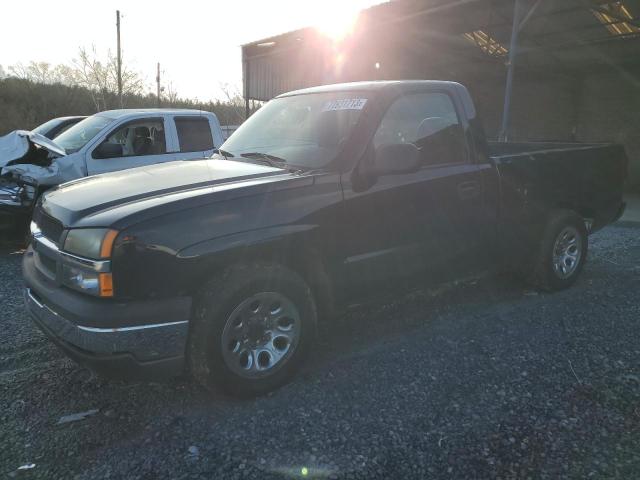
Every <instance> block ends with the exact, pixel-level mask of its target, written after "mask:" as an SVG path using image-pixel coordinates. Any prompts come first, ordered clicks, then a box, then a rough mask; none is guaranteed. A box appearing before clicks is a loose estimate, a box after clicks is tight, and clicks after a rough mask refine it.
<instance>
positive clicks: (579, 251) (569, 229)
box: [531, 210, 588, 291]
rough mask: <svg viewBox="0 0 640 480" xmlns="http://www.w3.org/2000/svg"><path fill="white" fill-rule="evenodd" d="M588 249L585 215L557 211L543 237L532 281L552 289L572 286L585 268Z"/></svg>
mask: <svg viewBox="0 0 640 480" xmlns="http://www.w3.org/2000/svg"><path fill="white" fill-rule="evenodd" d="M587 248H588V233H587V229H586V227H585V224H584V220H583V218H582V217H581V216H580V215H578V214H576V213H575V212H573V211H570V210H559V211H557V212H554V213H553V214H552V215H551V217H550V218H549V221H548V223H547V225H546V228H545V230H544V233H543V236H542V242H541V244H540V250H539V252H538V256H537V260H536V263H535V265H534V268H533V272H532V275H531V280H532V283H533V284H534V285H535V286H537V287H539V288H541V289H543V290H548V291H553V290H562V289H564V288H568V287H570V286H571V285H573V283H574V282H575V281H576V280H577V278H578V275H580V272H581V271H582V268H583V266H584V263H585V261H586V257H587Z"/></svg>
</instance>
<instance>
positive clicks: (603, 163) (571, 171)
mask: <svg viewBox="0 0 640 480" xmlns="http://www.w3.org/2000/svg"><path fill="white" fill-rule="evenodd" d="M489 155H490V156H491V158H492V160H493V162H494V163H495V164H496V166H497V168H498V171H499V173H500V176H501V179H502V182H501V183H502V192H501V194H502V198H503V203H502V205H503V208H504V210H506V211H504V212H503V219H505V220H507V221H508V219H509V218H511V219H515V218H516V217H520V219H521V220H522V218H523V217H522V215H523V214H525V215H526V217H528V218H529V219H530V221H531V222H532V223H538V221H539V220H541V219H540V218H539V215H541V214H542V212H544V211H547V209H548V208H549V207H550V206H558V205H560V206H566V208H570V209H573V210H575V211H577V212H579V213H580V214H581V215H582V216H583V217H585V218H586V219H588V222H589V225H590V227H591V229H592V230H597V229H599V228H601V227H603V226H605V225H607V224H609V223H611V222H614V221H615V220H617V218H618V217H619V216H620V215H621V214H622V210H623V208H624V203H623V200H622V195H623V184H624V180H625V178H626V171H627V167H628V160H627V156H626V154H625V151H624V148H623V147H622V146H621V145H615V144H606V143H552V142H545V143H543V142H540V143H535V142H531V143H493V142H490V143H489Z"/></svg>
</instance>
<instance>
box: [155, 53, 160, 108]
mask: <svg viewBox="0 0 640 480" xmlns="http://www.w3.org/2000/svg"><path fill="white" fill-rule="evenodd" d="M156 83H157V84H158V108H160V62H158V73H157V74H156Z"/></svg>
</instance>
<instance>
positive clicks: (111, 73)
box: [73, 46, 145, 111]
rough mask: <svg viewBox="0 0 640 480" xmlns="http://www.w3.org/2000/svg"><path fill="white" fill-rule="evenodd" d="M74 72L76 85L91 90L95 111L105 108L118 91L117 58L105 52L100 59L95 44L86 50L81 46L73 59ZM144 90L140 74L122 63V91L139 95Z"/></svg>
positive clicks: (109, 52)
mask: <svg viewBox="0 0 640 480" xmlns="http://www.w3.org/2000/svg"><path fill="white" fill-rule="evenodd" d="M73 64H74V67H75V68H74V74H75V80H76V82H77V83H76V84H77V85H81V86H83V87H85V88H87V89H88V90H89V91H90V92H91V96H92V100H93V103H94V106H95V108H96V110H97V111H100V110H107V109H108V108H109V105H110V101H112V100H113V98H114V96H115V95H117V92H118V63H117V58H116V57H115V56H114V55H113V54H112V53H111V51H108V52H107V57H106V59H104V60H100V58H99V56H98V53H97V51H96V48H95V46H94V47H92V48H91V50H90V51H87V49H86V48H84V47H81V48H80V50H79V52H78V58H77V59H75V60H74V61H73ZM144 90H145V82H144V80H143V79H142V77H141V75H140V74H139V73H138V72H136V71H134V70H131V69H130V68H128V67H127V66H126V65H124V64H123V65H122V93H123V96H124V97H125V98H126V96H128V95H131V96H132V95H141V94H142V93H143V92H144Z"/></svg>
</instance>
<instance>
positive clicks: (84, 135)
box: [55, 115, 113, 154]
mask: <svg viewBox="0 0 640 480" xmlns="http://www.w3.org/2000/svg"><path fill="white" fill-rule="evenodd" d="M111 122H113V119H112V118H108V117H103V116H101V115H93V116H91V117H87V118H85V119H84V120H82V121H80V122H78V123H76V124H75V125H74V126H73V127H71V128H70V129H69V130H67V131H65V132H63V133H61V134H60V136H58V137H56V140H55V143H56V145H58V146H59V147H61V148H64V151H65V152H67V154H69V153H73V152H77V151H78V150H80V149H81V148H82V147H84V146H85V145H86V144H87V142H89V140H91V139H92V138H94V137H95V136H96V135H97V134H98V133H100V131H101V130H102V129H103V128H104V127H106V126H107V125H109V124H110V123H111Z"/></svg>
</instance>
